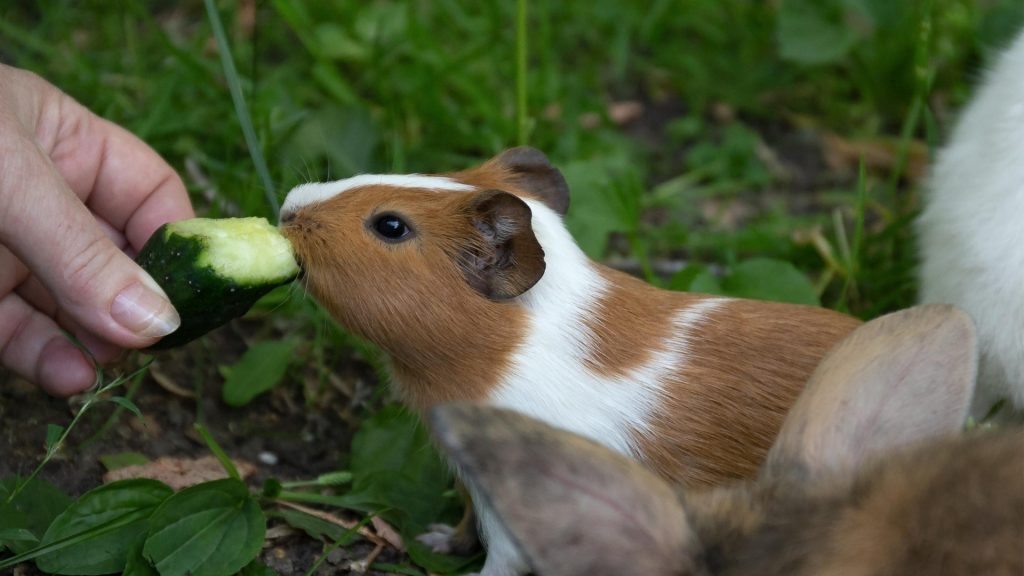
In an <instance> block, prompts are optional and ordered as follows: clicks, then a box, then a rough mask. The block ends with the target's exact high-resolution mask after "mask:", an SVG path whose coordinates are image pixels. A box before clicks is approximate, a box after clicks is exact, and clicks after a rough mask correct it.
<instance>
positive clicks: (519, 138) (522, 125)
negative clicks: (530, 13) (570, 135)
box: [516, 0, 529, 146]
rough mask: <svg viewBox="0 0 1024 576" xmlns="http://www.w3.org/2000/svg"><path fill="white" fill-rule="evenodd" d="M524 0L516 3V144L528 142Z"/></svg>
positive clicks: (518, 0)
mask: <svg viewBox="0 0 1024 576" xmlns="http://www.w3.org/2000/svg"><path fill="white" fill-rule="evenodd" d="M526 88H527V87H526V0H517V2H516V143H517V144H519V145H520V146H525V145H526V144H527V143H528V142H529V135H528V131H529V122H528V119H527V116H526V96H527V92H526Z"/></svg>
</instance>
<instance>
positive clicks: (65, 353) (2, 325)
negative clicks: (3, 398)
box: [0, 293, 96, 396]
mask: <svg viewBox="0 0 1024 576" xmlns="http://www.w3.org/2000/svg"><path fill="white" fill-rule="evenodd" d="M0 362H2V363H3V365H4V366H7V367H9V368H10V369H11V370H13V371H14V372H15V373H17V374H20V375H21V376H23V377H25V378H27V379H29V380H31V381H33V382H35V383H37V384H38V385H39V386H41V387H42V388H43V389H44V390H46V391H47V392H49V393H51V394H55V395H58V396H68V395H71V394H75V393H78V392H81V391H83V390H85V389H87V388H89V386H91V385H92V384H93V382H94V380H95V378H96V372H95V370H94V368H93V366H92V365H91V364H90V363H89V361H88V360H87V359H86V357H85V355H84V354H82V352H80V351H79V350H78V349H77V348H75V346H74V344H72V343H71V342H70V341H69V340H68V339H67V337H65V336H64V335H63V334H62V333H61V331H60V329H59V328H57V325H56V324H55V323H54V322H53V320H52V319H50V318H49V317H48V316H46V315H44V314H42V313H40V312H39V311H38V310H36V309H34V308H32V307H31V306H29V305H28V304H27V303H26V302H25V301H23V300H22V299H21V298H20V297H19V296H18V295H17V294H13V293H10V294H7V295H6V296H4V297H3V298H2V299H0Z"/></svg>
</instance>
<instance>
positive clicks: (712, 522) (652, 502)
mask: <svg viewBox="0 0 1024 576" xmlns="http://www.w3.org/2000/svg"><path fill="white" fill-rule="evenodd" d="M974 344H975V342H974V330H973V326H972V324H971V322H970V320H969V319H968V318H967V316H966V315H965V314H963V313H962V312H960V311H958V310H956V309H954V308H952V307H949V306H937V305H933V306H930V307H922V308H920V309H910V310H908V311H904V312H899V313H896V314H892V315H889V316H886V317H883V318H881V319H878V320H875V321H872V322H869V323H867V324H865V325H864V326H863V327H861V328H859V329H858V330H857V331H855V332H854V333H853V334H852V335H851V336H850V337H849V338H847V339H846V340H844V341H843V342H842V343H841V344H839V345H838V346H837V347H836V349H835V350H834V351H833V352H832V353H830V355H829V356H828V357H827V358H826V359H825V360H824V361H823V363H822V364H821V366H820V367H819V368H818V370H817V371H816V372H815V374H814V376H813V378H812V380H811V381H810V383H809V384H808V386H807V388H806V390H805V391H804V393H803V395H802V396H801V397H800V399H799V400H798V402H797V404H796V405H795V406H794V408H793V411H792V412H791V413H790V415H789V416H788V417H787V419H786V421H785V424H784V425H783V428H782V431H781V433H780V436H779V438H778V440H777V442H776V443H775V445H774V446H773V448H772V450H771V452H770V455H769V458H768V460H767V463H766V465H765V467H764V468H763V470H762V472H761V476H760V478H759V479H758V480H757V481H756V482H749V483H745V484H742V485H739V486H735V487H718V488H713V489H710V490H704V491H699V490H688V489H681V490H678V491H676V490H674V489H673V488H672V487H670V486H669V484H668V483H666V482H664V481H663V480H662V479H660V478H658V477H657V476H654V475H653V474H651V473H650V472H649V471H648V470H647V469H645V468H644V467H642V466H640V465H638V464H637V463H635V462H634V461H632V460H629V459H627V458H624V457H622V456H621V455H619V454H617V453H615V452H612V451H610V450H608V449H607V448H605V447H604V446H601V445H599V444H596V443H594V442H592V441H590V440H588V439H584V438H582V437H580V436H577V435H575V434H571V433H568V432H565V431H562V430H558V429H555V428H552V427H550V426H547V425H546V424H543V423H541V422H538V421H537V420H533V419H531V418H528V417H526V416H524V415H521V414H518V413H515V412H512V411H507V410H503V409H499V408H493V407H487V406H482V405H479V404H466V403H461V404H451V405H445V406H439V407H436V408H434V409H433V410H432V412H431V418H430V420H431V425H432V428H433V431H434V433H435V435H436V436H437V437H438V439H439V441H440V444H441V445H442V447H443V448H444V449H445V450H446V451H447V452H448V455H449V457H450V458H451V459H453V460H454V461H455V462H456V464H457V465H458V466H459V468H460V469H461V470H462V472H463V474H464V476H466V477H467V478H468V479H469V481H470V482H472V483H473V484H474V485H476V486H477V488H478V490H479V493H480V497H481V498H483V499H484V501H486V502H488V503H489V504H490V505H491V506H493V508H494V509H495V510H496V512H497V514H498V516H499V517H500V519H501V522H502V523H503V524H504V526H505V527H507V529H508V530H509V531H510V532H511V534H512V538H513V540H514V541H515V542H516V543H517V544H518V545H519V546H521V548H522V550H523V552H524V553H525V555H526V557H527V558H528V559H529V563H530V565H531V566H532V568H533V569H534V570H535V572H536V573H537V574H540V575H543V576H604V575H609V576H611V575H614V576H619V575H622V574H645V575H653V576H657V575H666V576H668V575H673V576H684V575H712V574H714V575H722V576H746V575H759V576H773V575H780V576H781V575H793V576H800V575H811V574H830V575H835V576H839V575H842V576H854V575H856V576H871V575H877V576H880V575H892V574H945V575H950V576H967V575H971V576H973V575H975V574H988V575H994V574H998V575H1005V576H1019V575H1020V574H1024V429H1020V428H1016V429H1004V430H998V431H994V432H993V431H984V432H981V433H978V432H975V433H968V434H965V435H959V431H960V429H961V426H962V423H963V420H964V416H965V415H966V412H967V408H968V405H969V403H970V397H971V392H972V389H973V379H974V371H975V357H976V353H975V351H974V349H975V346H974Z"/></svg>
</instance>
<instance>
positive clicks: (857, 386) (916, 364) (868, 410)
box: [764, 304, 978, 479]
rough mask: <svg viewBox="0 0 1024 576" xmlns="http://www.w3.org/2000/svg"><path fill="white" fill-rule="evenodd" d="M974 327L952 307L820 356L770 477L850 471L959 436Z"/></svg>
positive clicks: (929, 310) (885, 322) (911, 315)
mask: <svg viewBox="0 0 1024 576" xmlns="http://www.w3.org/2000/svg"><path fill="white" fill-rule="evenodd" d="M977 356H978V352H977V345H976V338H975V333H974V324H973V323H972V322H971V319H970V318H969V317H968V316H967V314H965V313H964V312H963V311H961V310H959V309H957V308H955V307H953V306H949V305H944V304H931V305H926V306H918V307H915V308H910V309H907V310H903V311H900V312H895V313H892V314H888V315H886V316H882V317H880V318H876V319H875V320H872V321H870V322H868V323H866V324H864V325H862V326H861V327H859V328H857V329H856V330H854V331H853V332H852V333H850V335H849V336H847V337H846V338H845V339H843V340H842V341H840V342H839V343H838V344H837V345H836V346H835V347H834V348H832V350H831V351H830V352H829V353H828V355H826V356H825V358H824V359H823V360H822V361H821V364H819V365H818V367H817V369H816V370H815V371H814V374H812V375H811V379H810V381H809V382H808V384H807V387H806V388H805V389H804V392H803V393H802V394H801V395H800V398H799V399H798V400H797V402H796V404H794V406H793V408H792V409H791V410H790V412H789V415H788V416H787V417H786V421H785V422H784V423H783V425H782V430H781V431H780V432H779V436H778V439H777V440H776V442H775V445H774V446H772V449H771V451H770V452H769V454H768V459H767V464H766V468H765V471H764V472H765V473H766V475H768V476H769V477H779V476H791V477H793V478H797V479H799V478H801V477H806V476H808V475H809V476H814V475H815V474H816V473H817V472H821V471H823V472H836V471H849V470H854V469H856V468H857V467H859V466H861V465H863V464H864V463H865V462H867V461H869V460H872V459H876V458H878V457H879V456H882V455H884V454H885V453H888V452H892V451H894V450H899V449H900V448H904V447H907V446H909V445H912V444H915V443H918V442H921V441H924V440H929V439H932V438H937V437H942V436H950V435H954V434H957V433H959V432H960V430H961V429H962V427H963V424H964V419H965V418H966V416H967V409H968V407H969V404H970V399H971V394H972V393H973V391H974V379H975V372H976V370H977V362H978V358H977Z"/></svg>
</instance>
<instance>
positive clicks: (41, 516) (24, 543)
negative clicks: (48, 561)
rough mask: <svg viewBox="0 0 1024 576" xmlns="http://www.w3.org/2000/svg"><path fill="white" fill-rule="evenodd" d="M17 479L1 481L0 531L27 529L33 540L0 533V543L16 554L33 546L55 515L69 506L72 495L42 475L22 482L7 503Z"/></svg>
mask: <svg viewBox="0 0 1024 576" xmlns="http://www.w3.org/2000/svg"><path fill="white" fill-rule="evenodd" d="M20 482H23V480H21V479H20V478H5V479H4V480H2V481H0V531H3V532H4V533H6V532H7V531H14V532H11V533H12V534H20V531H21V530H26V531H28V532H29V533H30V534H32V537H33V540H34V541H29V540H25V539H22V538H20V537H19V538H11V537H5V536H3V535H2V534H0V545H3V546H6V547H7V548H9V549H10V550H11V551H12V552H14V553H15V554H21V553H22V552H26V551H28V550H30V549H32V547H33V546H35V544H36V542H38V541H39V540H41V539H42V537H43V534H45V533H46V529H47V528H48V527H49V526H50V524H51V523H53V520H54V518H56V517H57V516H58V515H60V513H61V512H63V511H64V510H66V509H67V507H68V506H69V505H71V498H69V497H68V495H67V494H65V493H64V492H63V491H62V490H61V489H60V488H57V487H56V486H54V485H53V484H50V483H49V482H47V481H46V480H43V479H41V478H38V477H36V478H33V479H32V480H31V481H29V483H28V484H27V485H25V486H24V487H23V488H22V489H21V492H19V493H18V496H17V497H16V498H14V500H13V501H11V502H7V498H8V497H10V494H11V492H13V491H14V490H15V488H16V486H18V484H19V483H20Z"/></svg>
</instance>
